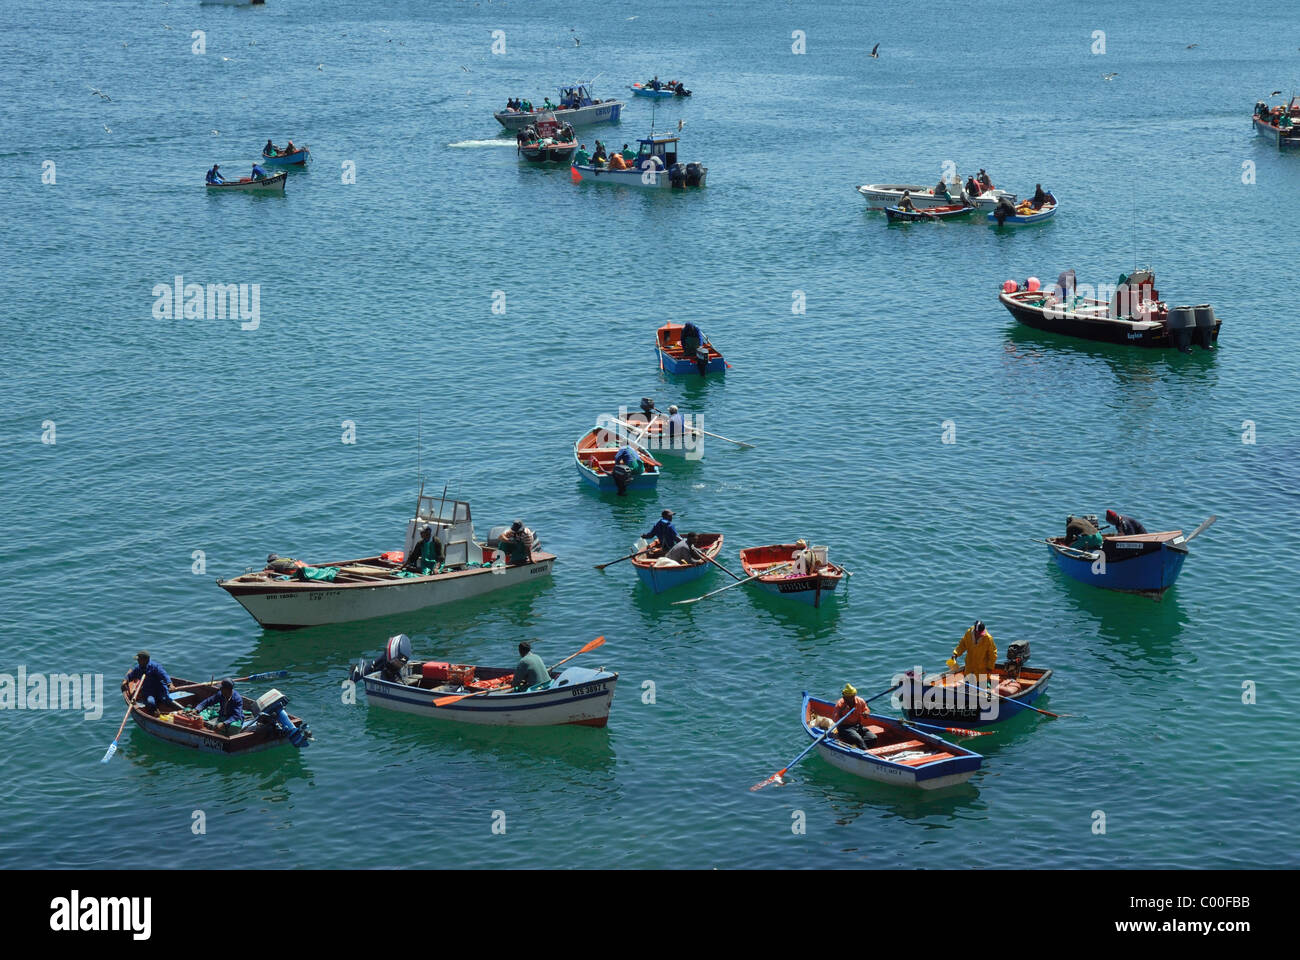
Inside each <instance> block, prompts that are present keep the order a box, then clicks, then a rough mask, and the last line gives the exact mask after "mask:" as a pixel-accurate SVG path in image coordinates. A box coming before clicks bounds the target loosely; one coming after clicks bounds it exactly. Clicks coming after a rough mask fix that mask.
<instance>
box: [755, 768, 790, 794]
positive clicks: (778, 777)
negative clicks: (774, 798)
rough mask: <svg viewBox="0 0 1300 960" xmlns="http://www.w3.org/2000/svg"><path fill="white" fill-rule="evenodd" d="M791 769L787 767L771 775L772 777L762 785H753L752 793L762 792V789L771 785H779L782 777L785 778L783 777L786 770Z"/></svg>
mask: <svg viewBox="0 0 1300 960" xmlns="http://www.w3.org/2000/svg"><path fill="white" fill-rule="evenodd" d="M789 769H790V768H789V767H786V768H785V769H782V770H778V771H777V772H776V773H774V774H772V775H771V776H770V777H768V778H767V779H766V780H764V781H762V782H761V783H756V784H754V785H753V786H752V787H750V788H749V789H750V790H751V791H755V790H762V789H763V788H764V787H766V786H767V785H768V784H769V783H777V782H779V781H781V777H783V776H784V775H785V772H786V770H789Z"/></svg>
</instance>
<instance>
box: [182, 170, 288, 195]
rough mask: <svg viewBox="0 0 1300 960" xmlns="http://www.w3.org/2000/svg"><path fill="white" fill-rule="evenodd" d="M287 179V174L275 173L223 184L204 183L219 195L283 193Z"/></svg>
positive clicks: (241, 178) (228, 181)
mask: <svg viewBox="0 0 1300 960" xmlns="http://www.w3.org/2000/svg"><path fill="white" fill-rule="evenodd" d="M288 179H289V175H288V174H287V173H276V174H272V175H270V176H267V177H240V178H239V179H238V180H227V181H225V182H224V183H209V182H207V181H205V182H204V184H203V185H204V186H205V187H207V188H208V189H209V190H215V191H217V192H218V193H220V192H221V191H223V190H234V191H243V192H248V193H284V183H285V181H286V180H288Z"/></svg>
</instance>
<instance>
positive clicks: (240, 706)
mask: <svg viewBox="0 0 1300 960" xmlns="http://www.w3.org/2000/svg"><path fill="white" fill-rule="evenodd" d="M208 707H216V708H217V717H216V719H215V720H211V721H209V723H210V724H211V725H212V729H214V730H216V731H217V733H221V734H225V735H227V736H229V735H230V731H231V729H232V728H234V727H242V726H243V725H244V698H243V697H241V696H240V695H239V691H238V690H236V689H235V685H234V684H233V683H232V682H231V681H230V680H222V681H221V687H220V689H219V690H218V691H217V692H216V693H214V694H213V695H212V696H210V697H208V698H207V699H206V700H203V701H202V702H200V703H197V704H195V705H194V712H195V713H202V712H203V711H204V710H206V709H207V708H208Z"/></svg>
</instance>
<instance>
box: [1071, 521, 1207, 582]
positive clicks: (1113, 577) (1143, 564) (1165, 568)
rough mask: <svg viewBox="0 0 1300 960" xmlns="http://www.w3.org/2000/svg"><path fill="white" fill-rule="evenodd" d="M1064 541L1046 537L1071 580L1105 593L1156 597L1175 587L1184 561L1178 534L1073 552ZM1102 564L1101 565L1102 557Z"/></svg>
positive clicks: (1116, 540) (1105, 542)
mask: <svg viewBox="0 0 1300 960" xmlns="http://www.w3.org/2000/svg"><path fill="white" fill-rule="evenodd" d="M1064 541H1065V538H1064V537H1048V538H1047V548H1048V550H1050V551H1051V554H1052V559H1053V560H1055V561H1056V565H1057V566H1058V567H1060V568H1061V572H1062V573H1064V574H1065V575H1066V576H1067V577H1069V578H1070V579H1072V580H1078V581H1079V582H1080V583H1086V584H1088V585H1089V586H1093V587H1101V588H1102V589H1105V590H1119V591H1121V592H1124V593H1138V594H1142V595H1143V596H1150V597H1159V596H1160V595H1161V594H1163V593H1164V592H1165V591H1166V590H1168V589H1169V588H1170V587H1172V586H1173V585H1174V582H1175V581H1176V580H1177V579H1178V574H1179V573H1181V572H1182V569H1183V561H1185V560H1186V559H1187V552H1188V551H1187V546H1186V539H1185V538H1184V537H1183V531H1181V530H1165V531H1163V532H1161V533H1139V534H1135V535H1132V536H1127V537H1119V536H1112V535H1107V536H1104V537H1102V549H1101V550H1096V551H1083V550H1075V549H1074V548H1072V547H1067V546H1065V543H1064ZM1103 555H1104V556H1105V563H1102V562H1101V560H1102V556H1103Z"/></svg>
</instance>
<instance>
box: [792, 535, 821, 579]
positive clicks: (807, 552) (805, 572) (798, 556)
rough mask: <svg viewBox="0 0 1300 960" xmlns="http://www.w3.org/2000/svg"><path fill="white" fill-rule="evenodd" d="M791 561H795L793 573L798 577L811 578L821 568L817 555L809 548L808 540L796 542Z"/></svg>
mask: <svg viewBox="0 0 1300 960" xmlns="http://www.w3.org/2000/svg"><path fill="white" fill-rule="evenodd" d="M791 559H792V560H794V567H793V569H792V572H793V574H794V576H796V577H811V576H812V575H813V574H814V573H816V572H817V569H818V567H819V564H818V563H817V554H816V553H814V552H813V549H812V548H811V547H809V546H808V541H807V540H803V539H800V540H797V541H795V545H794V553H793V555H792V556H791Z"/></svg>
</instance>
